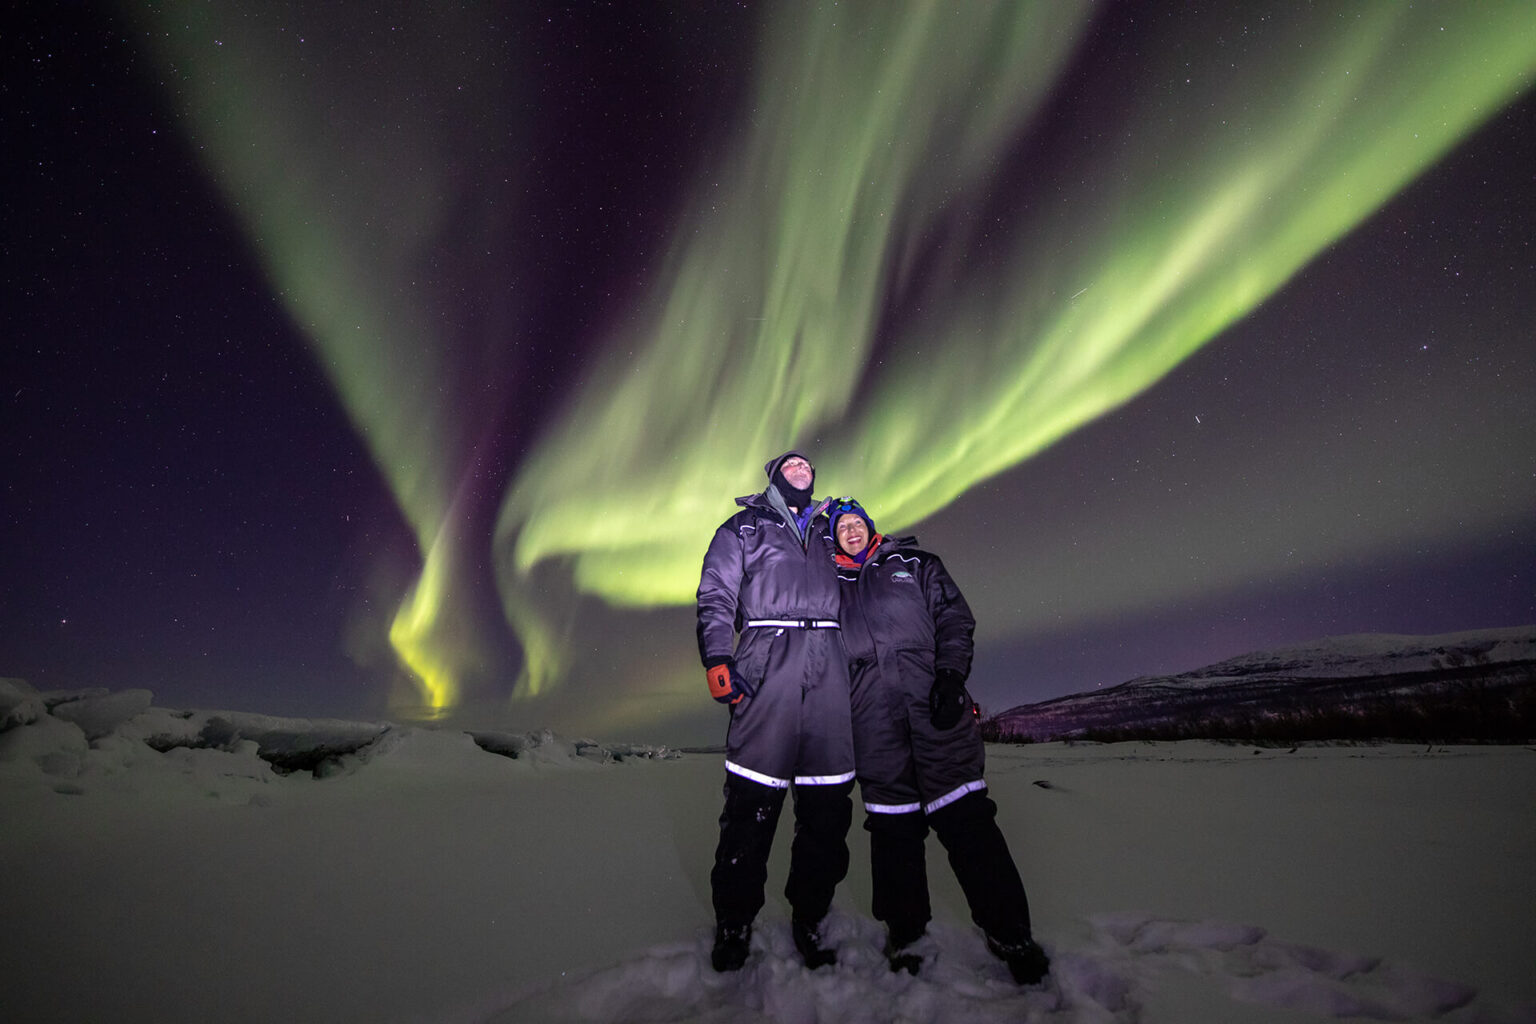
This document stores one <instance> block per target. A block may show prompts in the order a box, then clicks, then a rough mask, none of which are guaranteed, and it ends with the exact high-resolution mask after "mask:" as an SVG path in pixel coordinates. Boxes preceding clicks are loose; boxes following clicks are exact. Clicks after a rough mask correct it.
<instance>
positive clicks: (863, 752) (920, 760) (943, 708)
mask: <svg viewBox="0 0 1536 1024" xmlns="http://www.w3.org/2000/svg"><path fill="white" fill-rule="evenodd" d="M828 515H829V517H830V519H831V522H832V531H833V535H834V537H835V539H836V541H837V548H838V552H837V555H836V563H837V567H838V578H839V584H840V586H839V589H840V591H841V594H842V612H841V614H840V616H839V619H840V621H841V622H842V626H843V629H842V634H843V642H844V644H845V645H846V646H847V648H848V655H849V658H850V659H851V662H852V666H851V686H852V693H851V699H852V710H853V744H854V759H855V763H856V766H857V767H856V770H857V773H858V779H859V788H860V790H861V791H862V793H863V797H864V809H865V811H866V812H867V813H866V817H865V820H864V828H865V829H866V830H867V831H868V832H869V835H870V842H869V852H870V867H871V872H872V876H873V885H874V915H875V917H876V918H877V919H878V920H880V921H883V922H884V923H885V926H886V933H887V939H886V955H887V957H888V958H889V959H890V962H891V969H892V970H893V971H894V970H906V971H910V972H911V973H913V974H916V973H917V970H918V967H919V966H920V964H921V962H922V958H921V955H920V954H919V953H918V951H917V950H916V949H914V948H913V944H914V943H916V942H917V940H918V939H920V938H921V937H922V935H923V933H924V931H925V930H926V928H927V925H928V921H929V918H930V917H931V916H932V913H931V910H930V907H929V902H928V876H927V868H926V864H925V861H924V855H923V842H924V840H925V839H926V838H927V835H928V830H929V828H930V827H931V828H932V829H933V831H934V832H935V833H937V834H938V837H939V842H940V843H942V844H943V845H944V849H945V851H946V852H947V853H948V854H949V863H950V866H951V867H952V868H953V869H954V872H955V877H956V879H957V880H958V881H959V882H960V888H961V889H962V890H963V891H964V892H965V898H966V902H967V903H968V904H969V905H970V909H971V919H972V920H974V921H975V922H976V924H977V925H978V926H979V927H980V928H981V930H982V932H983V933H984V934H985V936H986V940H987V948H988V949H990V950H991V951H992V952H993V953H994V954H995V955H996V956H998V957H999V958H1000V959H1002V960H1003V961H1005V962H1006V963H1007V964H1008V968H1009V971H1010V972H1011V973H1012V975H1013V977H1014V980H1016V981H1017V982H1019V983H1020V984H1025V985H1027V984H1034V983H1036V982H1038V981H1040V980H1041V979H1042V978H1043V977H1044V976H1045V974H1046V972H1047V970H1048V969H1049V964H1050V961H1049V960H1048V959H1047V957H1046V955H1045V952H1044V951H1043V950H1042V949H1041V948H1040V947H1039V945H1037V944H1036V943H1035V941H1034V939H1033V937H1032V935H1031V931H1030V922H1029V901H1028V899H1027V898H1026V896H1025V893H1024V884H1023V882H1022V881H1021V880H1020V879H1019V872H1018V869H1017V868H1016V867H1015V866H1014V863H1013V857H1012V855H1011V854H1010V853H1009V852H1008V844H1007V841H1006V840H1005V839H1004V838H1003V834H1002V831H1001V830H1000V829H999V828H998V827H997V821H996V820H995V819H996V814H997V805H996V804H994V803H993V802H992V801H991V800H990V799H989V798H988V797H987V784H986V782H985V781H984V779H983V778H982V774H983V769H984V767H985V760H986V752H985V749H984V747H983V746H982V741H981V734H980V730H979V728H978V726H977V722H976V716H975V715H974V714H972V713H971V701H970V698H969V696H968V695H967V694H966V692H965V679H966V676H967V675H968V674H969V673H970V669H971V650H972V644H971V636H972V634H973V633H974V631H975V628H976V621H975V619H974V618H972V616H971V610H970V608H969V606H967V605H966V603H965V598H964V597H963V596H962V595H961V593H960V590H959V588H958V587H956V586H955V582H954V580H952V579H951V578H950V575H949V573H948V572H947V571H945V569H944V563H943V562H941V561H940V560H939V558H938V556H937V555H933V554H930V553H929V552H927V551H921V550H919V549H918V548H917V547H915V546H914V545H915V540H914V539H913V538H910V537H906V538H894V539H893V538H889V537H882V536H880V535H879V534H877V533H875V525H874V522H873V521H872V520H871V519H870V518H869V514H868V513H867V512H865V511H864V509H863V507H862V506H860V505H859V503H858V502H857V501H855V500H854V499H852V498H839V499H837V500H836V501H834V502H833V504H832V506H831V508H830V509H829V510H828Z"/></svg>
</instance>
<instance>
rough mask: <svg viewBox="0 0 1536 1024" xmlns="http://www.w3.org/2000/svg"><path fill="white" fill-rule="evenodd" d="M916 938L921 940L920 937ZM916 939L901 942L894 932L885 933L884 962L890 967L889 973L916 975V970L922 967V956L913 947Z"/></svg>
mask: <svg viewBox="0 0 1536 1024" xmlns="http://www.w3.org/2000/svg"><path fill="white" fill-rule="evenodd" d="M918 938H922V936H921V935H919V936H918ZM916 941H917V939H913V940H911V941H910V942H903V941H901V940H900V939H898V938H897V937H896V934H895V933H894V932H887V933H886V936H885V960H886V963H888V964H890V965H891V973H892V974H896V973H897V972H899V971H906V972H907V973H908V974H916V973H917V971H918V968H920V967H922V966H923V955H922V954H921V953H919V952H918V951H917V950H916V949H915V948H914V946H913V943H915V942H916Z"/></svg>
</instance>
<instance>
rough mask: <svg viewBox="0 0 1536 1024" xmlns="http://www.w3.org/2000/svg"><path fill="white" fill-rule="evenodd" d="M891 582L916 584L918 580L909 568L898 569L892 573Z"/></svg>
mask: <svg viewBox="0 0 1536 1024" xmlns="http://www.w3.org/2000/svg"><path fill="white" fill-rule="evenodd" d="M891 582H892V583H911V584H913V585H914V586H915V585H916V584H917V580H916V579H914V578H913V576H912V574H911V573H909V572H907V570H905V569H897V570H896V571H895V572H893V573H891Z"/></svg>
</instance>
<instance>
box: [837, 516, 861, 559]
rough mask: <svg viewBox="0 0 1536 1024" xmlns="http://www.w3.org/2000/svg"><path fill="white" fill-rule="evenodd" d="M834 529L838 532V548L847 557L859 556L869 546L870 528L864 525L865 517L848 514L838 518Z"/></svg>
mask: <svg viewBox="0 0 1536 1024" xmlns="http://www.w3.org/2000/svg"><path fill="white" fill-rule="evenodd" d="M833 529H834V530H836V531H837V546H838V547H840V548H842V549H843V553H844V554H846V555H857V554H858V553H859V552H860V551H863V550H864V548H865V546H866V545H867V544H869V527H868V526H866V525H865V524H864V517H863V516H856V515H854V514H853V513H852V512H846V513H844V514H843V515H840V516H838V517H837V523H836V525H835V526H834V527H833Z"/></svg>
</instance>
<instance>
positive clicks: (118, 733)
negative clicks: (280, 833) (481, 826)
mask: <svg viewBox="0 0 1536 1024" xmlns="http://www.w3.org/2000/svg"><path fill="white" fill-rule="evenodd" d="M153 700H154V695H153V693H151V692H150V691H149V690H143V689H131V690H122V691H118V692H113V691H110V690H106V689H102V688H92V689H88V690H73V691H51V692H47V693H40V692H39V691H37V690H36V689H34V688H33V687H32V686H31V685H30V684H28V683H27V682H25V681H24V680H20V679H0V772H3V773H4V774H6V775H7V776H12V777H26V776H31V777H33V778H43V779H44V780H45V781H48V782H49V784H50V785H52V786H53V788H54V789H55V790H56V791H57V792H61V793H69V794H73V795H79V794H81V793H84V792H85V791H86V790H85V789H84V788H83V787H84V783H85V782H88V781H92V780H102V779H113V780H114V787H113V788H114V789H115V790H116V791H118V792H128V791H135V790H138V789H141V788H142V787H140V786H138V785H136V784H135V781H134V780H137V781H138V782H146V781H148V780H149V779H151V778H155V779H163V778H164V777H165V776H167V775H170V776H185V777H188V778H191V779H193V780H194V781H195V783H196V784H197V785H199V786H201V787H203V788H204V789H205V790H206V791H207V792H208V793H209V794H210V795H215V796H217V795H222V794H225V793H227V792H228V791H229V788H230V786H231V785H234V784H237V783H245V784H254V785H257V786H260V785H264V784H266V783H269V782H271V781H272V780H273V778H274V776H288V775H309V776H311V777H313V778H315V779H329V778H335V777H338V776H343V775H351V774H354V773H356V772H358V771H359V770H361V769H362V768H363V767H364V766H365V765H368V764H370V763H371V762H374V761H375V760H376V759H377V760H380V761H387V762H391V763H392V764H393V766H394V767H396V768H398V769H400V770H402V771H410V770H415V771H419V772H424V773H426V774H434V775H440V774H442V773H443V772H444V771H448V770H450V769H451V768H452V767H453V766H455V765H458V766H462V763H463V762H464V761H465V760H478V759H483V758H484V757H485V753H486V752H487V751H489V752H491V753H495V754H501V755H503V756H505V757H508V758H512V759H514V760H518V759H520V760H522V761H523V762H524V763H525V764H535V765H544V766H563V767H578V766H581V767H595V766H596V765H601V764H616V763H619V762H622V761H625V760H630V759H634V758H644V759H660V758H672V757H678V756H680V755H679V754H677V753H675V752H673V751H669V750H668V749H667V748H666V747H643V746H638V745H633V744H618V745H615V746H611V747H607V746H603V745H602V744H599V743H596V742H594V741H592V740H570V739H566V738H564V737H561V736H557V735H556V734H555V733H553V732H551V731H550V730H548V729H543V730H536V731H533V732H527V733H476V734H473V737H472V736H471V734H469V733H460V732H453V731H443V732H439V731H435V730H430V729H419V728H414V727H402V726H400V725H396V724H394V723H390V722H354V721H346V720H338V719H308V718H281V717H275V716H271V715H259V714H251V713H247V712H234V711H179V710H173V709H170V708H159V707H155V706H153ZM65 780H67V781H65Z"/></svg>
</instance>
